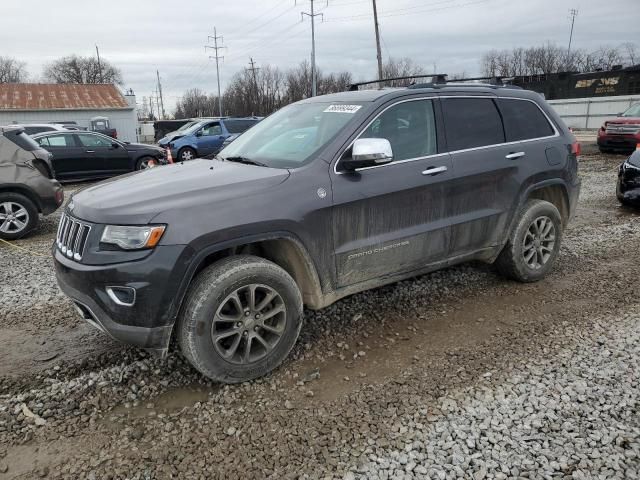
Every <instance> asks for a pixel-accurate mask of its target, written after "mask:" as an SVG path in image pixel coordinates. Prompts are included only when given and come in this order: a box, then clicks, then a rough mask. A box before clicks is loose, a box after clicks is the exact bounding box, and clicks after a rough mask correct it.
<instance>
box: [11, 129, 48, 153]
mask: <svg viewBox="0 0 640 480" xmlns="http://www.w3.org/2000/svg"><path fill="white" fill-rule="evenodd" d="M19 132H20V133H16V131H14V132H12V131H11V130H9V131H7V132H4V136H5V137H6V138H8V139H9V140H11V141H12V142H13V143H15V144H16V145H18V146H19V147H20V148H22V149H24V150H27V151H29V152H32V151H33V150H38V149H39V148H40V145H38V144H37V143H36V141H35V140H34V139H33V138H31V137H30V136H29V135H27V134H26V133H25V132H23V131H21V130H19Z"/></svg>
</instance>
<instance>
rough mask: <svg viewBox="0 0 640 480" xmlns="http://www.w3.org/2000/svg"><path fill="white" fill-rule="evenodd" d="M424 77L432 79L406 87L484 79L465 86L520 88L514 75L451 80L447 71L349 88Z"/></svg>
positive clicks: (354, 85) (356, 84)
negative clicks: (515, 84)
mask: <svg viewBox="0 0 640 480" xmlns="http://www.w3.org/2000/svg"><path fill="white" fill-rule="evenodd" d="M422 78H430V79H431V81H430V82H424V83H416V82H415V81H413V82H411V83H410V84H409V85H408V86H407V87H406V88H440V87H443V86H445V85H446V84H448V83H466V82H479V81H482V80H485V81H486V82H485V83H482V84H474V83H469V84H467V85H465V86H474V85H477V86H478V87H487V86H493V87H507V88H520V87H517V86H514V85H512V82H513V80H514V79H513V77H499V76H493V77H468V78H452V79H451V80H449V79H448V78H447V74H446V73H430V74H424V75H408V76H405V77H392V78H383V79H382V80H371V81H369V82H359V83H353V84H351V85H349V90H350V91H356V90H359V89H360V87H361V86H364V85H374V84H380V85H382V84H384V83H387V82H393V81H399V80H416V79H422Z"/></svg>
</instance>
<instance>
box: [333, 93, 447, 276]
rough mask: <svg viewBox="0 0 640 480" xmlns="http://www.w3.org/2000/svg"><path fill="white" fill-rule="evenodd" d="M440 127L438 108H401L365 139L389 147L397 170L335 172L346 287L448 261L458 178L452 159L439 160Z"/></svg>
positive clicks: (409, 104)
mask: <svg viewBox="0 0 640 480" xmlns="http://www.w3.org/2000/svg"><path fill="white" fill-rule="evenodd" d="M435 119H436V115H435V112H434V105H433V101H432V100H429V99H416V100H410V101H402V102H399V103H396V104H395V105H392V106H391V107H389V108H387V109H385V110H384V111H383V112H382V113H381V114H380V115H379V116H378V117H377V118H376V119H375V120H374V121H373V122H371V123H370V124H369V126H368V127H367V128H366V129H365V130H364V131H363V132H362V133H361V134H360V136H359V138H386V139H387V140H389V142H390V143H391V148H392V150H393V156H394V160H393V162H392V163H390V164H387V165H382V166H376V167H370V168H364V169H359V170H358V171H356V172H346V171H341V169H340V162H339V161H338V163H337V165H336V168H335V170H334V171H333V172H332V188H333V199H334V209H333V222H332V223H333V238H334V247H335V255H336V272H337V280H338V286H340V287H343V286H347V285H353V284H357V283H360V282H364V281H367V280H370V279H373V278H377V277H381V276H385V275H393V274H396V273H401V272H407V271H411V270H417V269H419V268H420V267H421V266H424V265H426V264H429V263H433V262H436V261H439V260H444V259H445V258H446V256H447V253H448V245H449V226H448V219H447V216H448V213H447V209H448V198H447V197H448V191H449V188H450V182H451V180H452V178H453V172H452V165H451V160H450V158H449V155H448V154H446V153H438V141H437V129H436V120H435ZM345 155H349V150H347V152H345ZM343 157H344V155H343Z"/></svg>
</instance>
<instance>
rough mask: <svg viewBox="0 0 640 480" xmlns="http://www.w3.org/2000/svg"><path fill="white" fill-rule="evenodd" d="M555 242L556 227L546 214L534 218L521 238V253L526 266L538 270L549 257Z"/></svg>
mask: <svg viewBox="0 0 640 480" xmlns="http://www.w3.org/2000/svg"><path fill="white" fill-rule="evenodd" d="M555 244H556V227H555V226H554V224H553V221H552V220H551V219H550V218H549V217H547V216H540V217H538V218H536V219H535V220H534V221H533V222H531V224H530V225H529V228H528V229H527V232H526V233H525V234H524V239H523V240H522V255H523V257H524V261H525V263H526V264H527V266H528V267H529V268H531V269H534V270H538V269H540V268H542V267H543V266H544V265H545V264H546V263H547V262H548V261H549V259H550V258H551V255H552V254H553V248H554V246H555Z"/></svg>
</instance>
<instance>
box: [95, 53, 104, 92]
mask: <svg viewBox="0 0 640 480" xmlns="http://www.w3.org/2000/svg"><path fill="white" fill-rule="evenodd" d="M96 53H97V54H98V72H99V73H100V83H104V80H103V79H102V65H101V64H100V50H98V45H96Z"/></svg>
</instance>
